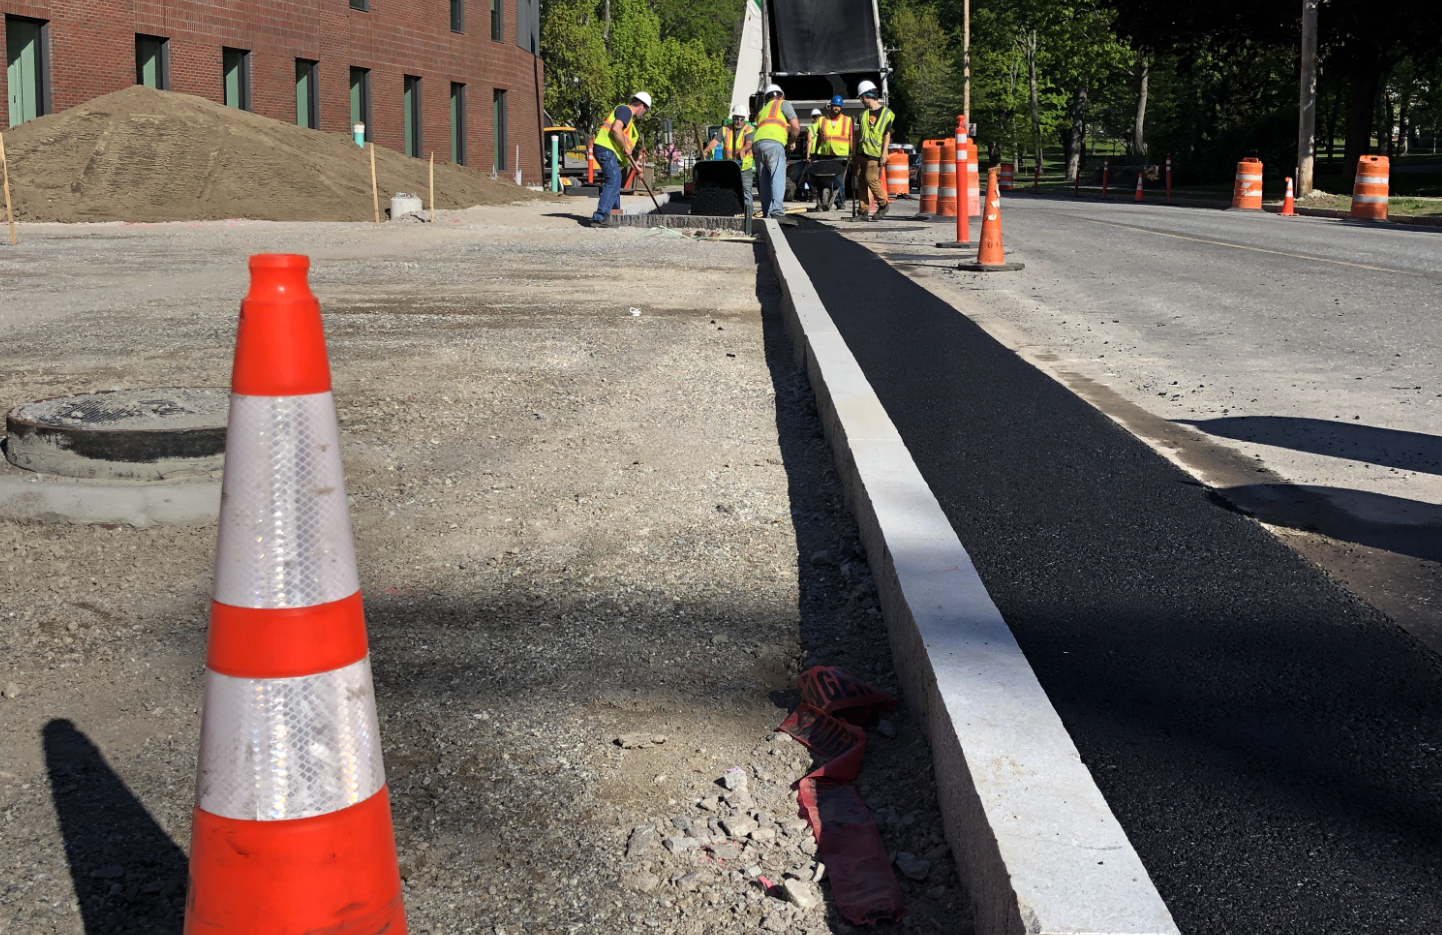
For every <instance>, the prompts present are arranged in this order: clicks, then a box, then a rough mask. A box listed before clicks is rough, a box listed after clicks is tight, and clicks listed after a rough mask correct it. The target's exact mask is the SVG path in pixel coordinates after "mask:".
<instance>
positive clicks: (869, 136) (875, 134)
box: [861, 107, 896, 159]
mask: <svg viewBox="0 0 1442 935" xmlns="http://www.w3.org/2000/svg"><path fill="white" fill-rule="evenodd" d="M895 119H896V115H895V114H893V113H892V112H891V108H889V107H881V108H878V109H877V110H874V111H872V110H867V111H863V112H862V114H861V151H862V153H864V154H865V155H867V156H871V157H873V158H877V159H879V158H881V156H882V152H881V144H882V142H883V141H885V139H886V133H887V131H888V130H890V129H891V124H892V121H894V120H895Z"/></svg>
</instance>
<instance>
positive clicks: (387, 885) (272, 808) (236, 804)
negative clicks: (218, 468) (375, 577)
mask: <svg viewBox="0 0 1442 935" xmlns="http://www.w3.org/2000/svg"><path fill="white" fill-rule="evenodd" d="M309 267H310V260H309V259H307V258H306V257H303V256H290V255H280V254H271V255H260V256H254V257H251V259H250V273H251V282H250V293H249V294H248V295H247V296H246V297H245V300H244V301H243V302H242V303H241V306H240V332H239V335H238V337H237V339H236V346H235V367H234V370H233V372H232V375H231V397H230V426H229V429H228V432H227V437H226V457H225V477H224V480H223V482H222V485H221V512H220V533H219V537H218V541H217V543H216V549H215V586H214V591H213V594H212V601H211V605H210V634H209V643H208V646H207V650H206V661H205V665H206V673H205V710H204V715H203V717H202V719H201V726H200V757H199V764H198V767H197V774H198V775H197V778H196V790H195V799H196V801H195V812H194V816H193V825H192V829H191V840H190V891H189V893H188V895H187V896H186V906H185V932H186V935H201V933H207V935H211V933H236V935H260V933H268V935H282V933H300V932H327V933H333V935H376V933H380V932H385V933H386V935H404V933H405V931H406V920H405V909H404V907H403V906H402V904H401V878H400V872H399V869H398V867H397V865H396V849H395V834H394V832H393V830H392V826H391V808H390V798H389V795H388V793H387V791H386V782H385V769H384V766H383V765H382V763H381V748H380V728H379V725H378V723H377V721H376V706H375V693H374V690H373V689H372V686H371V670H370V655H369V652H368V649H367V645H366V631H365V617H364V614H363V611H362V608H361V596H360V584H359V580H358V579H357V577H356V565H355V547H354V544H353V543H352V541H351V528H350V515H349V511H348V509H347V506H346V492H345V475H344V472H343V471H342V468H341V459H340V438H339V434H338V431H337V428H336V417H335V403H334V401H333V399H332V398H331V392H330V389H331V384H330V364H329V362H328V360H327V359H326V348H325V334H324V332H323V331H322V329H321V319H320V303H319V302H317V301H316V298H315V296H314V295H312V294H311V291H310V287H309V285H308V284H307V282H306V273H307V270H308V269H309Z"/></svg>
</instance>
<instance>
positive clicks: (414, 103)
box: [401, 75, 421, 159]
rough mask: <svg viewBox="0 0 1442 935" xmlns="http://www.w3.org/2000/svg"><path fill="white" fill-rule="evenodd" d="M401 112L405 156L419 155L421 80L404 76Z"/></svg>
mask: <svg viewBox="0 0 1442 935" xmlns="http://www.w3.org/2000/svg"><path fill="white" fill-rule="evenodd" d="M401 93H402V101H401V104H402V110H403V111H404V112H405V125H406V155H407V156H414V157H416V158H417V159H419V158H420V155H421V79H420V78H418V77H417V76H415V75H406V76H405V83H404V86H403V88H402V92H401Z"/></svg>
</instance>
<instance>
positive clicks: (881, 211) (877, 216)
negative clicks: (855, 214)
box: [871, 201, 891, 221]
mask: <svg viewBox="0 0 1442 935" xmlns="http://www.w3.org/2000/svg"><path fill="white" fill-rule="evenodd" d="M890 207H891V202H889V201H888V202H887V203H886V204H884V205H882V206H881V207H879V208H877V209H876V213H875V214H874V215H872V217H871V219H872V220H873V221H879V220H881V219H882V218H884V217H886V211H887V209H888V208H890Z"/></svg>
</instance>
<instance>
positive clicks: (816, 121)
mask: <svg viewBox="0 0 1442 935" xmlns="http://www.w3.org/2000/svg"><path fill="white" fill-rule="evenodd" d="M806 129H807V133H806V158H807V159H810V158H811V157H812V156H814V155H816V143H817V141H818V140H820V139H821V109H820V108H818V107H813V108H811V126H809V127H807V128H806Z"/></svg>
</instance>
